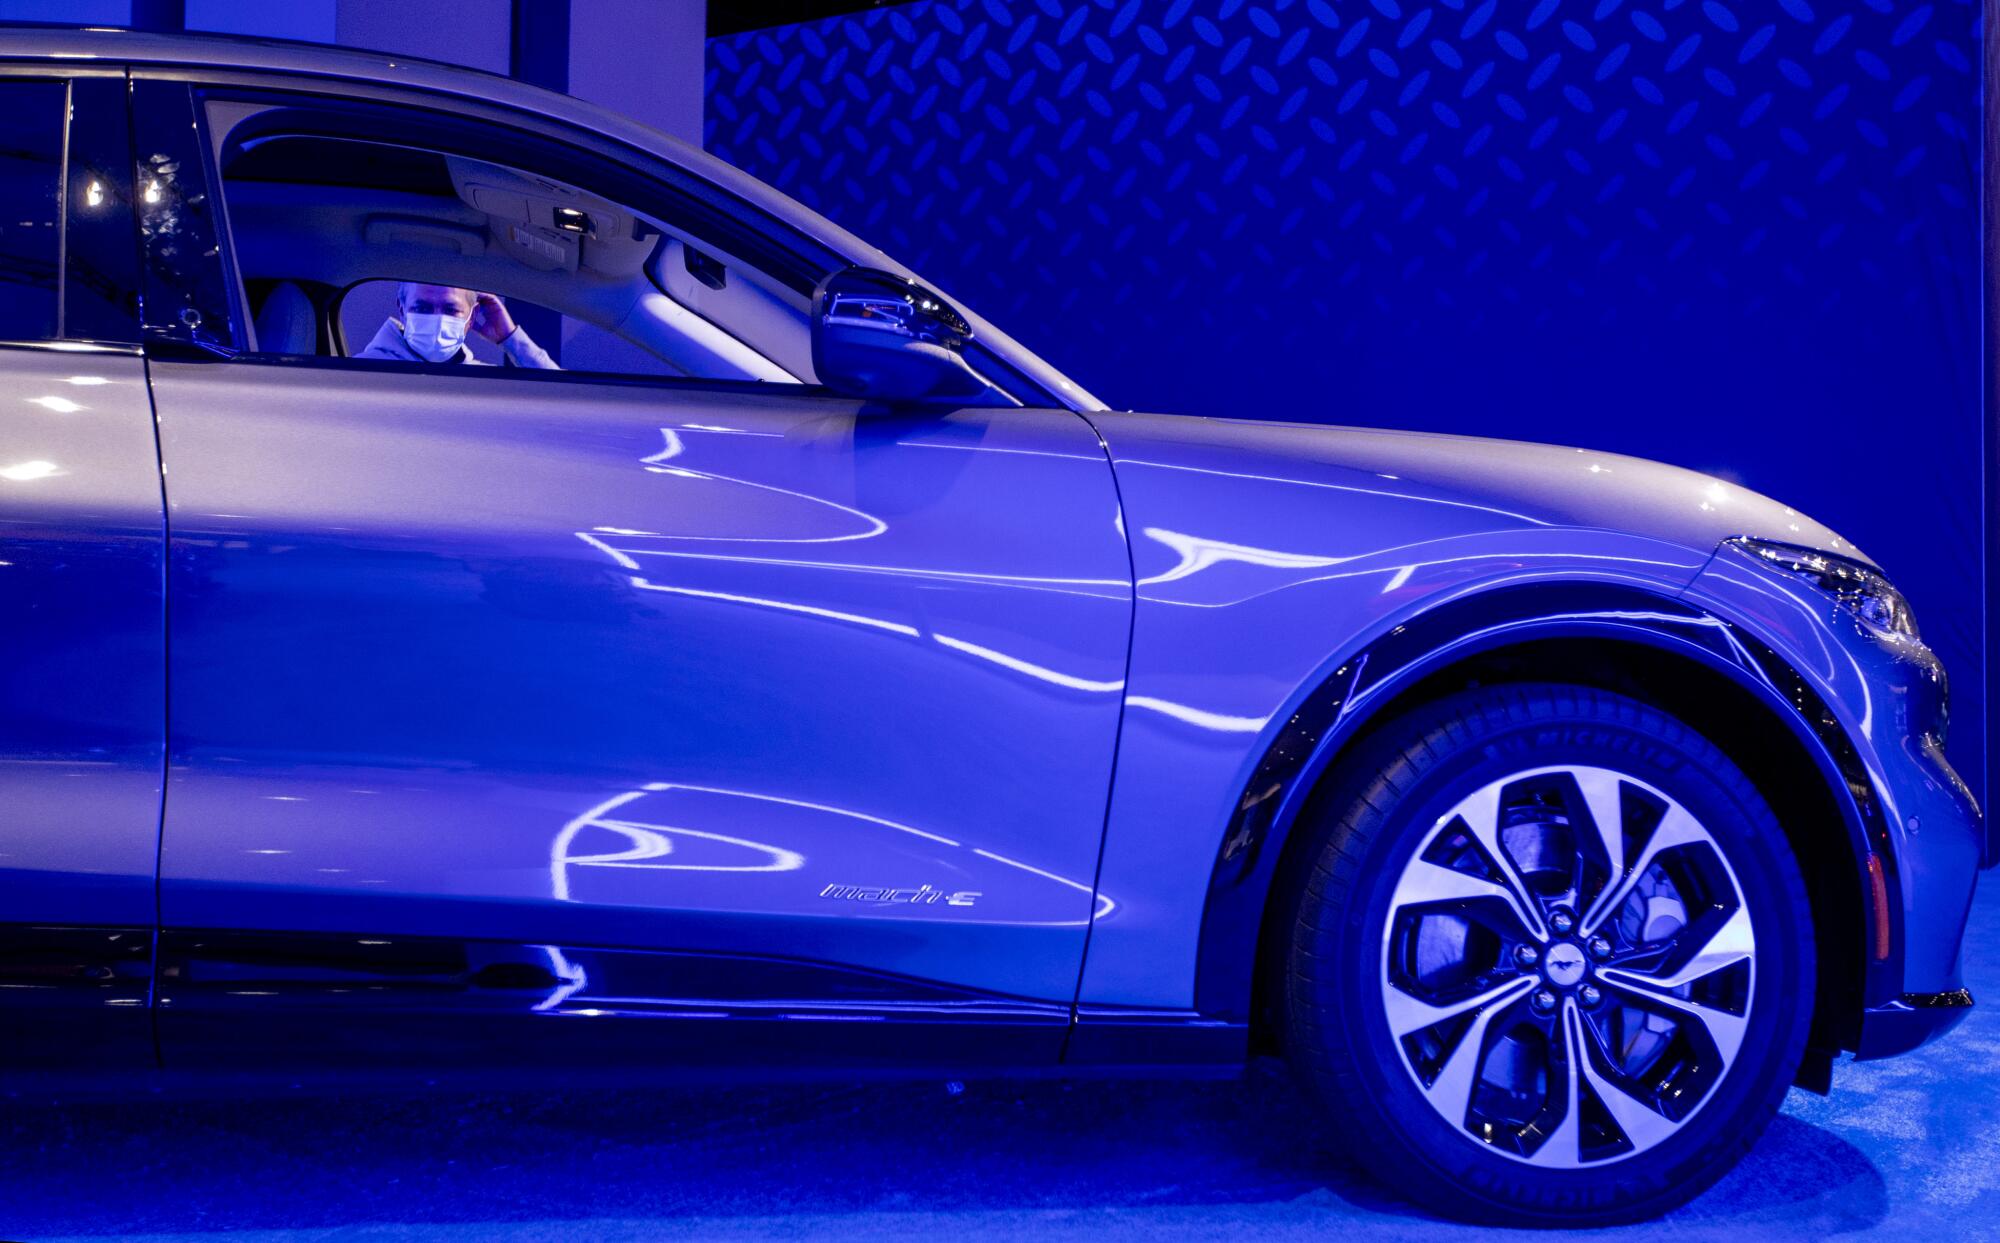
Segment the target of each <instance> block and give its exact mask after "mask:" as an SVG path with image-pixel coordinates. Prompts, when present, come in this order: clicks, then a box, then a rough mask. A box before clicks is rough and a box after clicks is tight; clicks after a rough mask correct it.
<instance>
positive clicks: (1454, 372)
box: [707, 0, 1982, 778]
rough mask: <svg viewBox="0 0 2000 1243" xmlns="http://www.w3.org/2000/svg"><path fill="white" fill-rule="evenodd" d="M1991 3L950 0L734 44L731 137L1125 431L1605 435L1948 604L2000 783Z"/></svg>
mask: <svg viewBox="0 0 2000 1243" xmlns="http://www.w3.org/2000/svg"><path fill="white" fill-rule="evenodd" d="M1978 18H1979V13H1978V6H1977V5H1976V4H1974V3H1971V2H1970V0H1844V2H1841V0H1726V2H1725V0H1430V2H1418V0H1263V2H1262V3H1250V2H1247V0H922V2H920V3H915V4H909V5H903V6H897V7H893V8H890V9H886V10H877V11H874V12H871V13H867V14H863V15H857V16H853V17H847V18H834V19H829V20H826V21H822V22H815V23H808V24H801V25H794V26H783V27H777V28H774V29H771V30H766V31H760V32H752V33H748V34H743V35H738V36H733V37H729V38H719V39H714V40H711V41H710V44H709V82H708V105H709V110H708V116H709V121H708V131H707V137H708V145H709V147H710V149H711V150H713V151H714V152H715V153H717V154H718V155H720V156H722V157H723V158H725V159H728V160H730V161H732V162H734V163H736V164H739V165H741V166H743V167H744V168H746V169H748V170H750V171H751V172H753V173H755V174H756V175H758V176H760V177H762V178H764V179H766V180H768V181H770V182H772V183H773V184H775V185H777V186H778V187H779V188H781V189H783V190H785V191H787V192H788V193H790V194H792V195H794V196H796V197H798V198H799V199H801V200H803V201H804V202H806V203H808V204H811V205H812V206H814V207H816V208H818V209H820V210H821V211H823V212H825V213H826V214H827V215H829V216H832V217H833V218H834V219H836V220H838V221H839V222H840V223H842V224H844V225H846V226H848V227H849V228H851V229H853V230H855V231H856V232H858V233H861V234H862V235H864V236H866V237H868V238H869V239H870V240H872V241H875V242H877V243H879V244H880V245H882V246H883V247H884V248H885V249H887V250H889V251H891V252H892V253H894V254H896V255H897V256H898V257H899V258H901V259H903V260H904V261H905V262H907V263H909V264H911V265H912V266H913V267H915V268H916V269H917V270H918V271H920V272H923V273H924V274H925V275H926V276H927V277H929V278H931V279H933V280H935V281H936V282H937V284H938V285H939V286H940V288H941V289H943V290H944V291H945V292H946V293H948V294H949V295H951V296H954V297H957V298H961V299H963V300H965V301H966V302H968V303H970V304H971V305H973V306H975V307H977V308H978V309H979V310H980V311H982V312H983V313H985V314H986V315H988V316H989V317H991V318H993V319H995V320H996V321H997V322H1000V323H1002V324H1004V325H1005V326H1006V328H1007V329H1008V331H1009V332H1011V333H1013V334H1014V335H1016V336H1017V337H1019V338H1020V339H1021V340H1022V341H1023V342H1025V343H1026V344H1027V345H1028V346H1030V347H1031V348H1033V349H1035V350H1036V351H1038V352H1040V353H1041V354H1043V355H1044V356H1045V357H1047V358H1048V359H1049V360H1050V361H1051V362H1053V363H1055V364H1056V365H1057V366H1059V367H1061V368H1062V369H1064V370H1065V371H1067V372H1069V373H1070V374H1071V375H1072V376H1074V377H1075V378H1076V379H1077V380H1079V381H1080V382H1081V383H1083V384H1084V385H1085V386H1087V387H1089V388H1090V389H1092V390H1093V391H1095V392H1096V393H1097V394H1098V395H1099V396H1100V397H1102V398H1104V399H1105V400H1106V401H1108V402H1110V403H1112V404H1113V405H1117V406H1132V407H1143V408H1149V409H1161V410H1172V411H1179V412H1185V413H1189V414H1204V415H1220V416H1230V417H1249V418H1277V419H1292V420H1306V421H1323V422H1340V423H1365V424H1379V425H1386V426H1394V427H1407V428H1419V429H1425V430H1434V431H1446V432H1459V433H1472V434H1483V435H1493V436H1504V437H1513V438H1522V439H1533V440H1548V441H1555V442H1561V443H1574V444H1584V445H1590V446H1593V447H1599V448H1606V449H1614V450H1619V451H1622V452H1627V453H1636V454H1641V455H1644V456H1649V457H1658V458H1663V459H1666V460H1668V461H1673V462H1678V463H1681V464H1683V465H1687V466H1692V467H1696V468H1698V469H1702V470H1707V471H1711V472H1714V473H1716V474H1719V475H1722V476H1725V477H1728V478H1731V479H1735V480H1738V481H1740V482H1742V483H1744V484H1746V485H1748V486H1750V487H1753V488H1756V489H1758V490H1760V491H1764V492H1768V493H1771V494H1772V495H1775V496H1777V497H1779V498H1781V499H1783V500H1785V501H1787V502H1788V503H1790V504H1793V505H1795V506H1797V507H1798V508H1800V509H1802V510H1805V511H1807V512H1810V513H1812V514H1814V515H1815V516H1817V517H1820V518H1823V519H1824V520H1826V521H1828V522H1830V523H1831V524H1833V525H1834V526H1835V527H1837V528H1839V529H1841V530H1842V531H1843V532H1844V533H1845V534H1847V535H1848V536H1849V538H1851V539H1853V540H1855V541H1856V542H1858V543H1859V544H1860V545H1861V546H1862V547H1864V548H1866V549H1867V550H1869V552H1870V553H1871V555H1873V556H1874V557H1876V558H1877V559H1878V560H1880V561H1882V562H1883V563H1884V564H1885V565H1886V566H1887V567H1888V569H1889V570H1890V571H1891V572H1892V574H1894V575H1895V576H1896V577H1897V578H1898V580H1899V581H1900V582H1901V583H1902V584H1903V585H1904V586H1905V588H1906V590H1907V591H1908V592H1909V594H1910V596H1911V597H1912V599H1913V601H1914V603H1915V605H1916V607H1917V611H1918V614H1919V616H1920V617H1921V619H1922V621H1923V624H1924V627H1925V630H1926V634H1927V636H1928V637H1929V638H1930V639H1931V641H1932V643H1933V645H1934V646H1936V647H1937V648H1938V649H1939V650H1940V652H1941V653H1942V654H1943V655H1944V657H1945V660H1946V663H1947V665H1948V667H1950V668H1951V669H1952V670H1953V672H1954V673H1955V674H1956V678H1955V684H1954V689H1955V704H1956V711H1955V712H1954V717H1955V720H1956V721H1957V724H1956V726H1955V732H1954V736H1953V739H1952V745H1951V749H1952V752H1953V754H1954V756H1955V758H1956V760H1957V762H1958V763H1959V765H1960V767H1961V768H1962V769H1963V770H1964V771H1966V772H1967V773H1968V774H1970V775H1972V776H1974V777H1975V778H1976V776H1977V774H1978V773H1979V772H1980V768H1981V764H1980V755H1981V743H1982V740H1981V738H1980V730H1979V724H1980V705H1979V702H1978V701H1979V698H1980V695H1979V692H1980V685H1979V683H1980V670H1979V667H1978V655H1979V643H1978V636H1979V634H1980V625H1981V623H1980V613H1979V609H1980V579H1979V566H1980V556H1981V553H1980V545H1979V525H1980V500H1979V497H1980V465H1979V462H1980V452H1981V448H1980V428H1979V420H1980V418H1981V411H1980V404H1979V400H1980V399H1979V375H1980V363H1979V354H1978V349H1979V287H1980V286H1979V253H1980V251H1979V234H1978V217H1977V210H1976V208H1977V192H1976V186H1977V184H1978V154H1977V151H1978V148H1977V134H1978V70H1977V65H1978V64H1979V32H1978Z"/></svg>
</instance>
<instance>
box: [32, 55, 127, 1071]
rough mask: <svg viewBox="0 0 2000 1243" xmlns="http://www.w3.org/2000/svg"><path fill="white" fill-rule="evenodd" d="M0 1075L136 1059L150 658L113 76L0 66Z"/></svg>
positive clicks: (118, 80)
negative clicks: (2, 130) (0, 131)
mask: <svg viewBox="0 0 2000 1243" xmlns="http://www.w3.org/2000/svg"><path fill="white" fill-rule="evenodd" d="M0 116H4V117H6V118H7V122H8V123H7V126H6V135H5V138H4V139H0V921H4V922H0V1012H4V1017H0V1061H4V1062H5V1064H7V1065H10V1066H22V1065H34V1064H38V1063H62V1062H75V1061H77V1060H87V1061H109V1062H128V1063H129V1062H150V1061H151V1059H152V1035H151V1030H150V1025H149V1023H150V1020H149V1016H148V1014H147V1012H146V1008H145V1007H146V1003H147V1000H148V995H149V987H150V981H149V974H150V970H151V965H152V943H153V927H154V919H155V902H154V892H153V885H154V868H155V865H156V860H157V854H158V848H159V825H160V786H161V778H162V771H161V760H162V744H163V735H164V729H165V716H166V698H165V694H166V692H165V672H166V655H165V647H164V631H163V618H162V599H161V564H162V528H161V502H160V478H159V462H158V456H157V452H156V450H155V447H154V442H153V426H152V410H151V409H150V407H149V405H148V403H147V397H146V384H145V362H144V360H143V359H142V358H141V357H140V356H139V352H138V348H137V344H136V342H137V329H138V320H137V311H136V298H135V288H136V286H135V283H134V282H135V275H136V264H137V259H136V249H135V247H134V244H133V240H132V217H131V181H130V164H129V162H128V154H127V145H126V139H125V128H124V127H125V80H124V76H123V75H122V73H119V72H116V71H80V72H76V73H64V74H61V75H55V74H50V73H47V72H46V71H43V72H36V71H35V70H33V69H32V68H30V67H28V66H14V67H10V68H6V69H0Z"/></svg>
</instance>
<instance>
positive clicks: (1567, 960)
mask: <svg viewBox="0 0 2000 1243" xmlns="http://www.w3.org/2000/svg"><path fill="white" fill-rule="evenodd" d="M1542 961H1543V970H1545V971H1547V972H1548V976H1549V983H1551V984H1556V985H1560V986H1561V987H1563V988H1568V987H1569V986H1570V985H1572V984H1574V983H1576V982H1577V981H1578V980H1581V979H1582V978H1583V973H1584V972H1585V971H1586V970H1588V968H1589V964H1588V963H1587V962H1585V961H1584V957H1583V950H1582V949H1580V948H1578V947H1577V946H1576V945H1575V944H1574V943H1572V942H1569V941H1564V942H1562V943H1561V944H1559V945H1555V946H1552V947H1550V949H1549V955H1548V957H1547V958H1545V959H1543V960H1542Z"/></svg>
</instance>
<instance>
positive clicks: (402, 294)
mask: <svg viewBox="0 0 2000 1243" xmlns="http://www.w3.org/2000/svg"><path fill="white" fill-rule="evenodd" d="M429 284H432V282H430V281H397V282H396V305H397V306H402V305H403V304H404V303H406V302H408V301H409V298H410V286H412V285H429ZM437 288H439V289H456V290H458V292H460V293H462V294H464V295H465V300H466V302H468V303H476V302H478V301H479V297H478V295H477V294H475V293H473V291H472V290H470V289H467V288H466V287H465V286H463V285H438V286H437Z"/></svg>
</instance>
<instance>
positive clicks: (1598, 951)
mask: <svg viewBox="0 0 2000 1243" xmlns="http://www.w3.org/2000/svg"><path fill="white" fill-rule="evenodd" d="M1589 948H1590V956H1591V957H1592V958H1598V959H1603V958H1609V957H1611V942H1610V941H1609V940H1608V939H1606V938H1604V937H1592V938H1590V947H1589Z"/></svg>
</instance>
